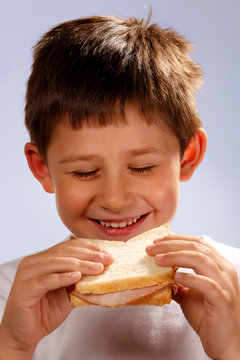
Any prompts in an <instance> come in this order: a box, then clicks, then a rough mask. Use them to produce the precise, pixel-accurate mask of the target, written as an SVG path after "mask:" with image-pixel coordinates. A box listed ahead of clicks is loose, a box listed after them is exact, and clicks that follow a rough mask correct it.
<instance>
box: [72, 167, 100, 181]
mask: <svg viewBox="0 0 240 360" xmlns="http://www.w3.org/2000/svg"><path fill="white" fill-rule="evenodd" d="M98 173H99V170H98V169H96V170H91V171H73V172H72V176H73V177H76V178H78V179H88V180H90V179H94V178H95V177H96V176H97V175H98Z"/></svg>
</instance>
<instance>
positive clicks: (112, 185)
mask: <svg viewBox="0 0 240 360" xmlns="http://www.w3.org/2000/svg"><path fill="white" fill-rule="evenodd" d="M100 186H101V188H100V189H99V190H100V191H99V193H98V204H99V205H100V206H101V207H102V208H104V209H106V210H109V211H111V212H116V213H117V212H121V211H122V210H123V209H126V208H128V207H129V206H130V205H131V204H132V202H133V198H134V194H133V192H132V191H131V186H130V184H129V183H128V182H127V181H126V179H124V178H123V177H121V176H115V177H114V178H113V177H109V178H107V179H106V178H105V179H103V180H102V182H101V185H100Z"/></svg>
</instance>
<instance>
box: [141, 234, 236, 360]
mask: <svg viewBox="0 0 240 360" xmlns="http://www.w3.org/2000/svg"><path fill="white" fill-rule="evenodd" d="M146 251H147V253H148V255H150V256H155V261H156V263H157V264H158V265H160V266H176V267H181V268H188V269H189V268H190V269H193V270H194V273H192V272H191V273H183V272H177V273H176V274H175V281H176V285H177V287H178V291H177V293H176V294H175V295H173V299H174V300H175V301H176V302H178V303H179V304H180V306H181V308H182V311H183V313H184V315H185V317H186V319H187V320H188V322H189V324H190V325H191V326H192V328H193V329H194V330H195V331H196V333H197V334H198V335H199V337H200V339H201V342H202V345H203V347H204V350H205V352H206V354H207V355H208V356H209V357H210V358H212V359H217V360H227V359H231V360H235V359H240V289H239V280H238V276H237V273H236V271H235V269H234V267H233V265H232V264H231V263H230V262H229V261H228V260H227V259H225V258H224V257H223V256H222V255H220V254H219V253H218V252H217V251H216V250H215V249H214V248H213V247H212V246H211V245H209V244H208V243H207V242H206V241H204V239H203V238H202V237H194V236H187V235H176V234H171V235H168V236H166V237H164V238H162V239H157V240H155V241H154V245H151V246H149V247H147V249H146Z"/></svg>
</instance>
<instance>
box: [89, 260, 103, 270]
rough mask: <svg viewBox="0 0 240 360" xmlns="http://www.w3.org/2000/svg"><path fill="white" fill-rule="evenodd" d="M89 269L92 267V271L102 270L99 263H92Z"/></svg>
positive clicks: (101, 265)
mask: <svg viewBox="0 0 240 360" xmlns="http://www.w3.org/2000/svg"><path fill="white" fill-rule="evenodd" d="M91 267H92V269H94V270H98V271H99V270H103V264H101V263H95V262H93V263H92V264H91Z"/></svg>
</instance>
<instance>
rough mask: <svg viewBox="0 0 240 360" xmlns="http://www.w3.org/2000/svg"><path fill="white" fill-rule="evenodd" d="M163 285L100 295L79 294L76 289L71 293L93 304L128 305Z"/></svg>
mask: <svg viewBox="0 0 240 360" xmlns="http://www.w3.org/2000/svg"><path fill="white" fill-rule="evenodd" d="M163 287H165V286H163V285H154V286H149V287H145V288H141V289H132V290H122V291H117V292H114V293H107V294H100V295H94V294H79V293H78V292H76V291H72V292H71V293H72V294H73V295H74V296H77V297H79V298H80V299H82V300H85V301H87V302H88V303H90V304H93V305H101V306H108V307H113V306H120V305H126V304H128V303H130V302H131V301H134V300H137V299H140V298H142V297H144V296H147V295H150V294H152V293H155V292H156V291H158V290H161V289H162V288H163Z"/></svg>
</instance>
